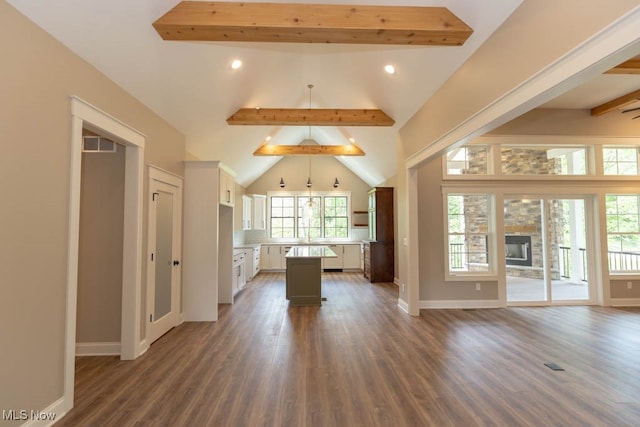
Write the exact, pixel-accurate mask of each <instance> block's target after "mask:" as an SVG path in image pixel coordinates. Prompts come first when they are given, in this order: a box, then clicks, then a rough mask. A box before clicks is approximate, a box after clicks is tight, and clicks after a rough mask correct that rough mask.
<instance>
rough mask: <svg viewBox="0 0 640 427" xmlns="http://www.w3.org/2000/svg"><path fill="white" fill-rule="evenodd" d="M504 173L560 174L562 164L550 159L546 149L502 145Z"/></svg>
mask: <svg viewBox="0 0 640 427" xmlns="http://www.w3.org/2000/svg"><path fill="white" fill-rule="evenodd" d="M501 160H502V173H504V174H505V175H558V174H559V173H560V172H562V165H561V164H560V162H559V161H557V160H556V159H549V158H548V157H547V151H546V150H536V149H533V148H520V147H502V150H501Z"/></svg>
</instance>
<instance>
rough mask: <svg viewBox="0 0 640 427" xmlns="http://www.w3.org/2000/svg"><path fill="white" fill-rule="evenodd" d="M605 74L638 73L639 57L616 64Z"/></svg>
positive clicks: (639, 71)
mask: <svg viewBox="0 0 640 427" xmlns="http://www.w3.org/2000/svg"><path fill="white" fill-rule="evenodd" d="M605 74H640V58H631V59H630V60H628V61H625V62H623V63H622V64H619V65H616V66H615V67H613V68H612V69H610V70H609V71H607V72H605Z"/></svg>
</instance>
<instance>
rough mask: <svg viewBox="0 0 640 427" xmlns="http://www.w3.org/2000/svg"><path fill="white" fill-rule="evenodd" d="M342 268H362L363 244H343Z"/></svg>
mask: <svg viewBox="0 0 640 427" xmlns="http://www.w3.org/2000/svg"><path fill="white" fill-rule="evenodd" d="M342 248H343V252H342V254H343V255H342V268H343V269H344V270H360V269H362V246H361V245H360V244H348V245H343V246H342Z"/></svg>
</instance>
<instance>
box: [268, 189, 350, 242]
mask: <svg viewBox="0 0 640 427" xmlns="http://www.w3.org/2000/svg"><path fill="white" fill-rule="evenodd" d="M270 201H271V208H270V217H269V224H270V233H269V237H271V238H274V239H295V238H299V239H318V238H332V239H341V238H348V237H349V210H350V206H351V205H350V195H349V193H345V192H341V193H340V194H339V195H338V194H336V192H331V193H327V194H326V195H325V194H322V193H313V194H311V195H310V194H309V193H308V192H304V193H302V192H300V193H288V194H287V195H278V196H275V195H270Z"/></svg>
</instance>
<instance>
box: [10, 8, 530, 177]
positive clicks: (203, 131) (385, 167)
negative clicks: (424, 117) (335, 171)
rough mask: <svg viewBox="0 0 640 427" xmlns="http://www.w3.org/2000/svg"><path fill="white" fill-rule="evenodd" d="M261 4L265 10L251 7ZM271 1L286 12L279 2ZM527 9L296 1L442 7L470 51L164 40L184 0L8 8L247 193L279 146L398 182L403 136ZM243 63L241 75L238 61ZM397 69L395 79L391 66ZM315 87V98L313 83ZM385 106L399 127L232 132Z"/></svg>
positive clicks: (278, 128)
mask: <svg viewBox="0 0 640 427" xmlns="http://www.w3.org/2000/svg"><path fill="white" fill-rule="evenodd" d="M253 1H254V2H255V3H265V2H264V1H260V0H253ZM271 2H272V3H274V2H275V3H282V2H278V1H275V0H271ZM521 2H522V0H483V1H467V0H443V1H437V0H401V1H391V0H362V1H357V0H356V1H344V0H342V1H340V0H330V1H322V0H296V3H309V4H342V5H354V4H358V5H378V6H380V5H389V6H444V7H446V8H448V9H449V10H450V11H451V12H452V13H453V14H455V15H456V16H457V17H458V18H460V19H461V20H463V21H464V22H465V23H466V24H467V25H468V26H469V27H471V28H472V29H473V34H472V35H471V36H470V38H469V39H468V40H467V41H466V42H465V43H464V45H462V46H403V45H383V46H380V45H369V44H358V45H353V44H309V43H306V44H301V43H271V42H217V41H216V42H200V41H165V40H163V39H162V38H161V37H160V36H159V34H158V32H157V31H156V30H155V29H154V28H153V26H152V24H153V23H154V22H155V21H156V20H157V19H158V18H160V17H161V16H162V15H164V14H165V13H166V12H167V11H169V10H170V9H172V8H173V7H174V6H175V5H176V4H177V3H179V1H178V0H135V1H131V0H110V1H103V0H101V1H98V0H85V1H80V2H79V1H76V0H56V1H49V2H42V1H40V0H8V3H10V4H12V5H13V6H14V7H16V8H17V9H18V10H19V11H21V12H22V13H23V14H24V15H26V16H27V17H28V18H30V19H31V20H32V21H34V22H35V23H36V24H37V25H39V26H40V27H42V28H43V29H44V30H46V31H47V32H49V33H50V34H51V35H52V36H54V37H55V38H56V39H58V40H59V41H61V42H62V43H63V44H65V45H66V46H68V47H69V48H70V49H71V50H72V51H74V52H75V53H76V54H78V55H79V56H80V57H82V58H84V59H85V60H86V61H87V62H89V63H91V64H92V65H93V66H95V67H96V68H97V69H98V70H100V71H101V72H103V73H104V74H105V75H107V76H108V77H109V78H111V79H112V80H113V81H114V82H116V83H117V84H118V85H120V86H121V87H123V88H124V89H125V90H127V91H128V92H129V93H131V94H132V95H133V96H135V97H136V98H137V99H138V100H140V101H141V102H142V103H144V104H145V105H147V106H148V107H149V108H150V109H152V110H153V111H155V112H156V113H157V114H159V115H160V116H161V117H163V118H164V119H165V120H167V121H168V122H169V123H170V124H172V125H173V126H174V127H175V128H176V129H178V130H179V131H180V132H182V133H183V134H184V135H185V137H186V141H187V151H188V152H189V153H191V154H192V155H193V156H195V157H197V158H200V159H203V160H221V161H222V162H224V163H225V164H227V165H228V166H229V167H230V168H231V169H233V170H234V171H235V172H236V174H237V177H236V178H237V181H238V182H239V183H240V184H242V185H244V186H247V185H249V184H250V183H251V182H253V181H254V180H255V179H256V178H258V177H259V176H260V175H261V174H262V173H264V172H265V171H266V170H267V169H269V168H270V167H271V166H272V165H273V164H274V163H275V162H276V161H278V159H279V158H278V157H263V156H254V155H253V152H254V151H255V150H256V149H258V148H259V147H260V146H261V145H262V144H263V143H264V142H265V139H266V138H267V137H270V138H271V140H270V144H280V145H295V144H298V143H300V142H301V141H303V140H305V139H309V138H310V139H313V140H315V141H317V142H318V143H320V144H326V145H332V144H348V143H349V142H348V141H349V139H350V138H353V139H354V140H355V141H356V143H357V144H358V145H359V146H360V147H361V148H362V149H363V150H364V152H365V153H366V155H365V156H360V157H337V158H338V159H339V160H340V161H341V162H343V163H344V164H345V165H346V166H347V167H348V168H350V169H351V170H352V171H353V172H354V173H356V174H357V175H358V176H360V177H361V178H362V179H363V180H364V181H365V182H367V183H368V184H369V185H376V184H379V183H380V182H381V181H383V180H385V179H387V178H389V177H392V176H393V175H395V174H396V168H397V158H396V143H397V132H398V129H399V128H400V127H402V126H403V125H404V124H405V123H406V121H407V120H408V119H409V118H411V116H412V115H413V114H414V113H415V112H416V111H417V109H418V108H419V107H421V106H422V105H423V104H424V102H425V101H426V100H427V99H428V98H429V97H430V96H431V95H432V94H433V93H434V92H435V91H436V90H437V89H438V88H439V87H440V85H441V84H442V83H443V82H445V81H446V80H447V78H448V77H449V76H450V75H451V73H452V72H453V71H455V70H456V69H457V68H458V67H459V66H460V65H461V64H462V63H463V62H464V61H465V60H466V59H467V58H468V57H469V56H470V55H471V54H472V53H473V52H474V51H475V50H476V49H477V48H478V47H479V46H480V45H481V44H482V43H483V42H484V41H485V40H486V39H487V38H488V37H489V36H490V35H491V33H492V32H493V31H495V30H496V29H497V28H498V27H499V26H500V25H501V24H502V23H503V22H504V20H505V19H506V18H507V17H508V16H509V15H510V14H511V13H512V12H513V11H514V10H515V8H517V7H518V5H519V4H520V3H521ZM235 59H239V60H241V61H242V66H241V67H240V68H238V69H232V67H231V63H232V61H233V60H235ZM387 64H392V65H394V67H395V69H396V72H395V74H387V73H386V72H385V71H384V69H383V68H384V66H385V65H387ZM309 84H313V85H314V88H313V92H312V94H311V96H310V94H309V91H308V89H307V85H309ZM256 107H263V108H308V107H312V108H318V109H320V108H322V109H333V108H341V109H381V110H382V111H384V112H385V113H386V114H388V115H389V116H390V117H391V118H393V120H395V124H393V126H388V127H379V126H375V127H360V126H358V127H356V126H308V127H306V126H284V125H258V126H256V125H253V126H231V125H230V124H229V123H227V119H228V118H229V117H230V116H231V115H233V114H234V113H235V112H236V111H238V110H239V109H241V108H256Z"/></svg>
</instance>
